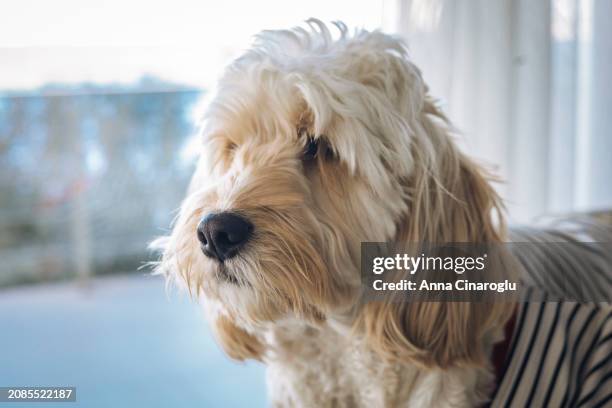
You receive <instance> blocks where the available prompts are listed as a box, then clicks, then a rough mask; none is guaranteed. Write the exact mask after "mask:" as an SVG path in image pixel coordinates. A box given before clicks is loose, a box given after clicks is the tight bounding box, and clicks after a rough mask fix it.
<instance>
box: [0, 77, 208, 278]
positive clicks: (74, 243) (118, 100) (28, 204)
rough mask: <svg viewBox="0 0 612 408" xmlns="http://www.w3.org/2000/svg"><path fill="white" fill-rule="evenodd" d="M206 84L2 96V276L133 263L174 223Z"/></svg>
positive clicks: (115, 268) (106, 269)
mask: <svg viewBox="0 0 612 408" xmlns="http://www.w3.org/2000/svg"><path fill="white" fill-rule="evenodd" d="M201 95H202V91H200V90H194V89H189V88H184V87H180V86H177V85H174V84H168V83H164V82H162V81H159V80H156V79H154V78H145V79H143V80H141V81H140V82H139V83H137V84H134V85H132V86H127V87H126V86H94V85H89V84H83V85H81V86H70V87H62V86H58V85H55V86H47V87H44V88H41V89H37V90H34V91H31V92H28V93H24V92H20V93H11V92H3V93H1V94H0V260H1V261H0V286H5V285H10V284H16V283H26V282H36V281H41V280H55V279H71V278H75V277H77V276H80V277H87V276H89V275H92V274H107V273H118V272H129V271H134V270H136V269H137V268H138V267H139V266H140V265H141V264H142V263H143V262H145V261H147V260H150V254H148V252H147V250H146V246H147V242H148V241H149V240H150V239H151V238H152V237H153V236H155V235H159V234H160V233H162V232H163V231H164V230H165V229H166V228H167V227H168V226H169V224H170V222H171V218H172V215H173V210H174V209H175V208H177V207H178V205H179V203H180V200H181V198H182V196H183V194H184V191H185V188H186V184H187V182H188V179H189V176H190V173H191V168H190V165H189V164H186V163H184V161H183V160H182V158H181V151H182V150H183V149H184V147H185V145H186V144H187V142H188V139H189V138H190V137H191V136H193V135H194V134H195V130H196V129H195V127H194V123H193V121H192V119H191V114H192V109H193V107H194V105H195V102H196V101H197V100H198V98H199V97H200V96H201Z"/></svg>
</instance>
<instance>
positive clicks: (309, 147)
mask: <svg viewBox="0 0 612 408" xmlns="http://www.w3.org/2000/svg"><path fill="white" fill-rule="evenodd" d="M318 152H319V140H318V139H315V138H313V137H312V136H309V137H308V142H307V143H306V146H305V147H304V153H303V156H302V157H303V159H304V160H313V159H315V158H316V157H317V153H318Z"/></svg>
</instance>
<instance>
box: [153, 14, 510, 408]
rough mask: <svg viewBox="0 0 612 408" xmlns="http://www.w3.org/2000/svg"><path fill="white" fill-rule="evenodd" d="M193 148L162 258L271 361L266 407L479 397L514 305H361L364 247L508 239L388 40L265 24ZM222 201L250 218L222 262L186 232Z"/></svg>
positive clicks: (230, 339) (171, 275)
mask: <svg viewBox="0 0 612 408" xmlns="http://www.w3.org/2000/svg"><path fill="white" fill-rule="evenodd" d="M309 138H315V139H317V140H319V150H318V154H317V156H316V157H314V158H311V157H307V158H305V157H304V156H303V151H304V147H305V146H306V145H307V143H308V140H309ZM202 143H203V152H202V155H201V158H200V161H199V163H198V167H197V170H196V172H195V174H194V176H193V179H192V181H191V184H190V187H189V192H188V195H187V198H186V199H185V201H184V202H183V204H182V206H181V210H180V213H179V215H178V217H177V220H176V222H175V225H174V229H173V231H172V233H171V234H170V236H168V237H163V238H160V239H158V240H157V241H156V242H155V243H154V246H155V247H156V248H158V249H160V250H161V252H162V258H161V261H160V263H159V264H158V267H157V268H158V269H157V270H158V271H159V272H160V273H163V274H165V275H166V276H167V277H168V279H169V280H170V281H173V282H176V283H178V284H179V285H182V286H185V287H186V288H187V289H188V290H189V291H190V292H191V293H192V294H195V295H197V296H198V297H199V298H200V299H201V301H202V302H203V303H204V304H205V305H206V309H207V311H208V317H209V318H210V320H211V325H212V326H213V328H214V330H215V333H216V335H217V338H218V340H219V342H220V344H221V345H222V346H223V348H224V350H225V351H226V352H227V353H228V354H229V355H230V356H231V357H233V358H236V359H247V358H253V359H259V360H263V361H264V362H265V363H266V364H268V365H269V383H270V393H271V395H270V398H271V400H272V401H273V403H274V404H278V405H282V406H286V405H289V406H317V407H322V406H332V405H333V406H347V407H354V406H396V405H402V406H403V405H405V404H410V403H413V404H416V406H428V405H432V406H446V405H448V404H455V405H454V406H463V405H465V406H471V405H474V404H476V403H478V402H482V401H483V400H485V399H486V391H487V384H488V383H489V381H490V379H491V374H490V367H489V364H488V353H489V352H490V348H491V346H492V344H493V343H494V342H495V341H497V340H499V338H500V332H501V328H502V327H503V325H504V323H505V321H506V320H507V318H508V317H509V315H510V313H511V311H512V307H511V305H509V304H508V303H503V304H502V303H500V304H483V303H479V304H477V303H466V302H464V303H449V302H447V303H433V302H412V303H402V302H393V301H389V302H369V303H363V302H360V296H361V295H362V292H361V289H360V274H359V259H360V243H361V242H364V241H376V242H382V241H397V242H430V243H445V242H479V243H488V242H497V241H500V240H502V238H503V230H502V227H503V223H502V222H501V217H497V218H496V219H494V218H495V215H496V214H499V212H500V211H499V209H500V203H499V200H498V197H497V195H496V194H495V193H494V191H493V189H492V188H491V187H490V185H489V183H488V180H487V176H486V174H485V173H484V172H483V171H482V169H481V168H479V167H478V166H477V165H476V164H475V163H473V162H472V161H471V160H469V159H468V158H467V157H466V156H464V155H463V154H462V153H461V152H460V151H459V150H458V149H457V147H456V146H455V144H454V142H453V140H452V132H451V127H450V125H449V124H448V121H447V120H446V118H445V117H444V116H443V115H442V114H441V113H440V111H439V110H438V109H437V108H436V107H435V105H434V104H433V103H432V101H431V99H430V98H429V96H428V95H427V87H426V86H425V84H424V82H423V80H422V77H421V75H420V72H419V70H418V69H417V68H416V67H415V66H414V65H413V64H412V63H411V62H410V60H409V58H408V56H407V53H406V51H405V49H404V46H403V45H402V43H401V42H400V41H398V40H397V39H395V38H393V37H390V36H388V35H385V34H382V33H380V32H367V31H361V30H358V31H356V32H354V33H352V34H349V32H348V30H347V29H346V27H345V26H344V25H342V24H336V28H332V29H329V28H328V27H326V26H325V25H323V24H322V23H320V22H319V21H316V20H311V21H309V23H308V26H307V27H305V28H295V29H293V30H287V31H266V32H263V33H262V34H260V35H259V36H258V37H257V39H256V41H255V44H254V45H253V47H252V48H251V49H250V50H249V51H247V52H246V53H245V54H244V55H243V56H242V57H240V58H239V59H237V60H236V61H235V62H234V63H232V64H231V65H230V66H229V67H228V68H227V70H226V72H225V74H224V75H223V77H222V78H221V80H220V82H219V84H218V90H217V92H216V94H215V96H214V98H213V100H212V102H211V104H210V107H209V109H208V111H207V113H206V116H205V121H204V126H203V132H202ZM218 211H232V212H235V213H238V214H240V215H242V216H243V217H245V218H248V219H249V220H250V221H251V222H252V223H253V225H254V232H253V236H252V238H251V239H250V240H249V241H248V243H247V244H246V247H245V248H243V249H242V250H241V251H240V252H239V253H238V255H236V256H235V257H233V258H231V259H228V260H227V261H226V262H225V263H224V264H223V265H220V264H219V263H218V262H216V261H214V260H211V259H209V258H207V257H205V256H204V255H203V253H202V251H201V248H200V245H199V242H198V240H197V237H196V227H197V225H198V223H199V221H200V219H201V218H202V216H203V215H205V214H208V213H211V212H218Z"/></svg>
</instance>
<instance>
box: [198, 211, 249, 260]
mask: <svg viewBox="0 0 612 408" xmlns="http://www.w3.org/2000/svg"><path fill="white" fill-rule="evenodd" d="M252 232H253V224H251V223H250V222H249V221H248V220H247V219H245V218H243V217H241V216H239V215H237V214H233V213H230V212H222V213H218V214H208V215H207V216H205V217H204V218H202V221H200V225H198V239H199V240H200V242H201V243H202V251H204V254H205V255H206V256H209V257H211V258H216V259H218V260H219V261H221V262H223V261H225V260H226V259H228V258H231V257H232V256H234V255H236V254H237V253H238V251H239V250H240V248H242V247H243V246H244V244H246V242H247V241H248V240H249V237H250V236H251V233H252Z"/></svg>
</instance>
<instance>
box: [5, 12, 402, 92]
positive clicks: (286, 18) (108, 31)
mask: <svg viewBox="0 0 612 408" xmlns="http://www.w3.org/2000/svg"><path fill="white" fill-rule="evenodd" d="M390 4H394V3H393V1H392V0H333V1H332V0H309V1H306V2H305V1H273V0H257V1H249V0H221V1H204V0H200V1H196V0H173V1H146V0H129V1H127V0H105V1H99V0H97V1H91V0H53V1H48V0H20V1H14V2H9V1H3V2H0V90H9V89H13V90H22V89H23V90H27V89H32V88H36V87H38V86H40V85H43V84H44V83H47V82H62V83H79V82H84V81H92V82H97V83H117V82H118V83H130V82H133V81H136V80H138V79H139V78H140V77H142V76H143V75H155V76H158V77H160V78H162V79H165V80H168V81H173V82H178V83H181V84H185V85H190V86H194V87H204V88H205V87H207V86H209V85H210V84H211V83H213V82H214V80H215V79H216V78H217V76H218V75H219V73H220V71H221V69H222V67H223V66H224V65H225V64H226V63H227V62H228V61H229V59H230V58H231V57H232V56H235V55H236V54H237V53H238V52H239V51H240V50H242V49H244V48H245V47H246V46H248V44H249V42H250V39H251V37H252V35H253V34H255V33H257V32H258V31H260V30H262V29H270V28H287V27H291V26H294V25H297V24H299V23H300V22H301V21H303V20H305V19H307V18H309V17H317V18H320V19H321V20H323V21H333V20H342V21H344V22H346V23H347V24H349V26H361V27H366V28H369V29H374V28H379V27H380V26H381V25H382V24H384V20H385V18H387V17H386V16H387V15H388V13H389V10H388V9H389V7H390Z"/></svg>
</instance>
